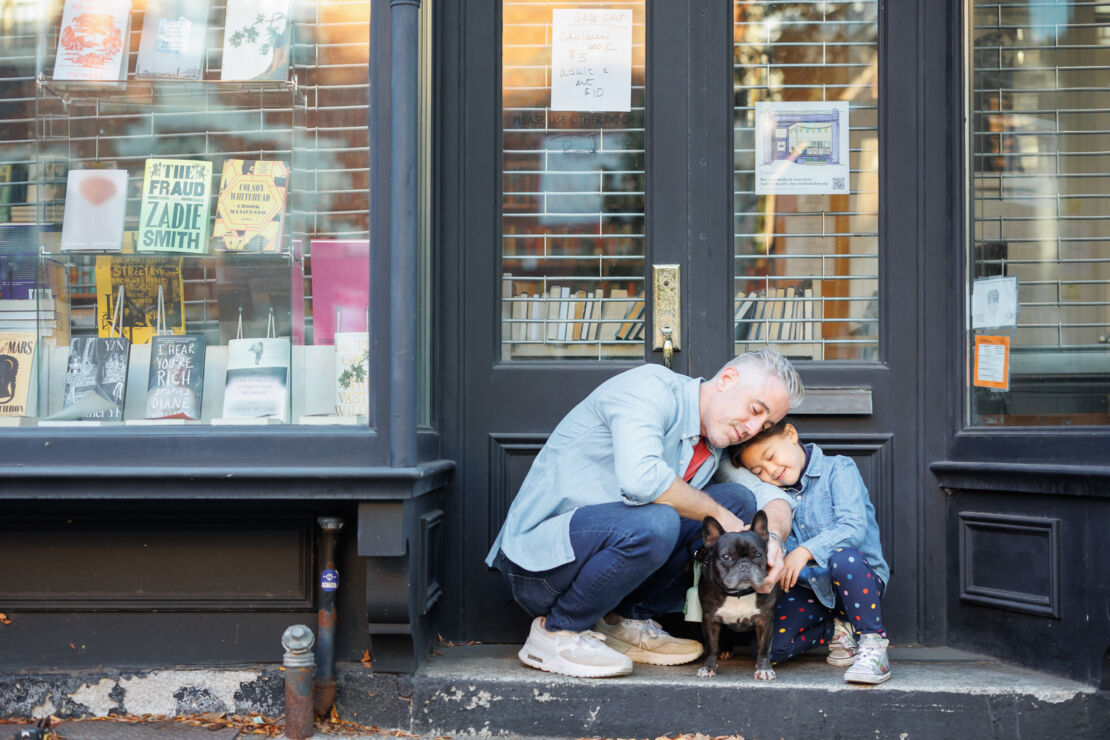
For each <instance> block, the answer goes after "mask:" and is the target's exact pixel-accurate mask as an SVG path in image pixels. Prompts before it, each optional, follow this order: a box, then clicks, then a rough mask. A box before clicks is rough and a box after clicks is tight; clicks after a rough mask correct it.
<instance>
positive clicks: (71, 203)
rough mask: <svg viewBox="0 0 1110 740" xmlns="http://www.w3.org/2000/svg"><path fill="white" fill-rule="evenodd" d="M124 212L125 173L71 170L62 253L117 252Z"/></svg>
mask: <svg viewBox="0 0 1110 740" xmlns="http://www.w3.org/2000/svg"><path fill="white" fill-rule="evenodd" d="M126 212H127V170H99V169H98V170H70V171H69V178H68V180H67V184H66V205H65V212H64V216H63V218H62V242H61V250H62V251H63V252H75V251H88V250H95V251H100V252H118V251H120V250H121V249H122V248H123V221H124V216H125V215H126Z"/></svg>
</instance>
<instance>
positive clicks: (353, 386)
mask: <svg viewBox="0 0 1110 740" xmlns="http://www.w3.org/2000/svg"><path fill="white" fill-rule="evenodd" d="M369 387H370V334H369V333H368V332H364V331H338V332H336V333H335V412H336V414H338V415H339V416H365V415H367V414H369V413H370V394H369Z"/></svg>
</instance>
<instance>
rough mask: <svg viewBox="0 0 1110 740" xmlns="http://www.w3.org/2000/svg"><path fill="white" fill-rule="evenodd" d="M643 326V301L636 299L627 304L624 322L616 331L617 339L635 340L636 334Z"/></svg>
mask: <svg viewBox="0 0 1110 740" xmlns="http://www.w3.org/2000/svg"><path fill="white" fill-rule="evenodd" d="M643 325H644V299H643V298H637V299H636V300H634V301H632V302H631V303H629V304H628V312H627V313H625V315H624V321H623V322H621V325H620V328H619V329H617V339H622V340H631V339H635V338H636V334H637V332H638V331H642V330H643Z"/></svg>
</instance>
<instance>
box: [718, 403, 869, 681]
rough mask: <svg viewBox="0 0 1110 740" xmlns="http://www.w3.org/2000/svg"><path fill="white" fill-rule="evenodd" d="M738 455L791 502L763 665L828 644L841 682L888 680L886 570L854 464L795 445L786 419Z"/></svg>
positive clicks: (794, 431)
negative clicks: (790, 521)
mask: <svg viewBox="0 0 1110 740" xmlns="http://www.w3.org/2000/svg"><path fill="white" fill-rule="evenodd" d="M738 456H739V460H736V461H735V462H737V463H739V464H742V465H743V467H745V468H747V469H748V470H750V471H751V472H752V473H754V474H755V475H756V476H758V477H759V478H760V480H763V481H765V482H767V483H770V484H771V485H774V486H779V487H780V488H782V489H784V490H785V491H786V493H788V494H789V495H791V497H792V498H794V500H795V504H796V505H795V509H794V526H793V528H792V529H791V532H790V536H789V537H788V538H787V540H786V547H785V550H786V553H787V555H786V563H785V570H784V571H783V575H782V580H781V581H780V585H781V586H782V588H783V591H784V594H783V596H782V598H781V599H780V600H779V604H778V607H777V608H776V610H775V631H774V634H773V636H772V639H771V662H772V663H778V662H781V661H783V660H786V659H787V658H792V657H794V656H795V655H798V654H800V653H802V652H803V651H805V650H809V649H810V648H812V647H815V646H816V645H821V644H826V643H827V644H828V646H829V657H828V658H827V661H828V662H829V664H830V665H835V666H849V668H848V670H847V671H846V672H845V673H844V680H845V681H847V682H852V683H869V684H877V683H882V682H883V681H886V680H887V679H888V678H890V663H889V661H888V660H887V654H886V648H887V639H886V630H885V629H884V628H883V610H882V595H883V592H884V591H885V590H886V585H887V582H888V581H889V580H890V567H889V566H888V565H887V563H886V561H885V560H884V559H883V553H882V548H881V546H880V545H879V525H878V524H877V523H876V522H875V508H874V507H873V506H872V505H871V499H870V497H869V496H868V495H867V487H866V486H865V485H864V484H863V479H862V478H861V477H860V474H859V470H858V469H857V468H856V464H855V462H853V461H852V459H851V458H849V457H844V456H842V455H837V456H833V457H829V456H826V455H825V453H824V452H822V450H821V448H820V447H818V446H817V445H815V444H808V445H805V446H803V445H801V444H799V442H798V430H797V429H795V428H794V426H793V425H792V424H788V423H786V422H785V421H781V422H779V423H778V424H776V425H775V426H773V427H771V428H770V429H767V430H765V431H763V432H761V433H760V434H758V435H756V436H755V437H753V438H752V439H751V440H749V441H748V442H746V443H745V444H744V445H743V446H742V447H740V450H739V455H738ZM814 562H815V563H816V565H814V564H813V563H814ZM857 638H858V639H857Z"/></svg>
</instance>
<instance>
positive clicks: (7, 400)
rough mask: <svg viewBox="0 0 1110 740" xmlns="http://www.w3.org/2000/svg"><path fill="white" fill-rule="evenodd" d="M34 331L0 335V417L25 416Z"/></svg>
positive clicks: (33, 356)
mask: <svg viewBox="0 0 1110 740" xmlns="http://www.w3.org/2000/svg"><path fill="white" fill-rule="evenodd" d="M34 360H35V334H34V332H0V416H26V415H27V397H28V392H29V391H30V390H31V367H32V365H33V363H34Z"/></svg>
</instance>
